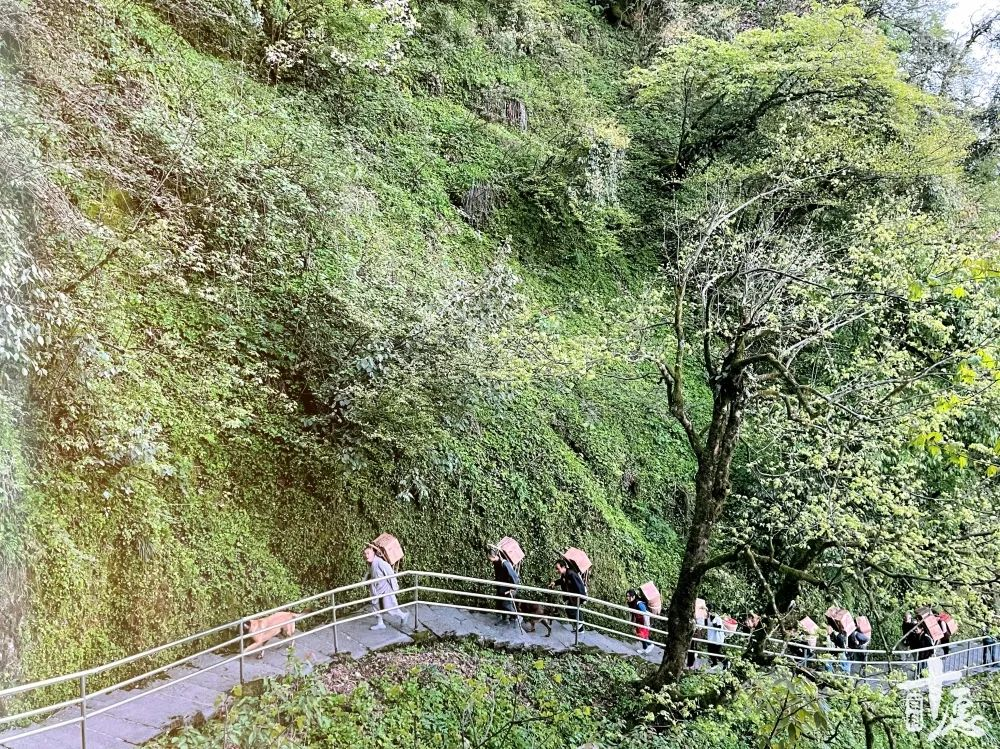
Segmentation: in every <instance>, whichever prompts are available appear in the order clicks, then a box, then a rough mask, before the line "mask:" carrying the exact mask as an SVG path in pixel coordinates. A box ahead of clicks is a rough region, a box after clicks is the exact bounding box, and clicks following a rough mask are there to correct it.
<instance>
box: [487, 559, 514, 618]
mask: <svg viewBox="0 0 1000 749" xmlns="http://www.w3.org/2000/svg"><path fill="white" fill-rule="evenodd" d="M489 558H490V562H491V563H492V564H493V579H494V580H496V581H497V583H498V585H497V587H496V594H497V595H498V596H501V598H500V600H498V601H497V602H496V604H497V608H498V609H500V610H501V611H503V612H505V613H502V614H500V616H499V617H498V619H497V623H498V624H504V623H510V622H512V621H516V622H517V623H518V624H520V623H521V617H520V616H518V615H517V607H515V606H514V589H513V587H511V586H513V585H520V584H521V576H520V575H518V574H517V570H515V569H514V565H512V564H511V563H510V560H509V559H505V558H504V557H503V555H502V554H501V553H500V550H499V549H498V548H497V547H495V546H491V547H490V551H489Z"/></svg>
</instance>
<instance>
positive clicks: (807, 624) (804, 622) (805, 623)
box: [799, 616, 819, 635]
mask: <svg viewBox="0 0 1000 749" xmlns="http://www.w3.org/2000/svg"><path fill="white" fill-rule="evenodd" d="M799 626H800V627H802V629H804V630H805V631H806V632H808V633H809V634H811V635H815V634H816V633H817V632H819V625H818V624H816V622H814V621H813V620H812V619H810V618H809V617H808V616H807V617H805V618H803V619H800V620H799Z"/></svg>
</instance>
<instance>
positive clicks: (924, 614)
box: [917, 607, 944, 642]
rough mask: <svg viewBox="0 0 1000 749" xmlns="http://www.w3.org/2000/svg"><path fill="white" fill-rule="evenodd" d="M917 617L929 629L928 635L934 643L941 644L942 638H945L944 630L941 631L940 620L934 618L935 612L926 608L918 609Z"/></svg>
mask: <svg viewBox="0 0 1000 749" xmlns="http://www.w3.org/2000/svg"><path fill="white" fill-rule="evenodd" d="M917 617H918V618H919V619H920V621H921V622H922V623H923V625H924V627H925V628H926V629H927V634H929V635H930V636H931V639H932V640H934V642H939V641H940V640H941V638H942V637H944V630H942V629H941V625H940V624H939V623H938V618H937V617H936V616H934V612H933V611H931V610H930V609H929V608H927V607H924V608H921V609H917Z"/></svg>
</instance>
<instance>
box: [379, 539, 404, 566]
mask: <svg viewBox="0 0 1000 749" xmlns="http://www.w3.org/2000/svg"><path fill="white" fill-rule="evenodd" d="M372 546H374V547H375V551H377V552H378V555H379V556H380V557H382V558H383V559H384V560H385V561H387V562H388V563H389V564H390V565H392V566H393V567H395V566H396V565H397V564H399V560H401V559H402V558H403V547H402V546H400V544H399V541H398V540H397V539H396V537H395V536H391V535H389V534H388V533H383V534H382V535H381V536H379V537H378V538H376V539H375V540H374V541H372Z"/></svg>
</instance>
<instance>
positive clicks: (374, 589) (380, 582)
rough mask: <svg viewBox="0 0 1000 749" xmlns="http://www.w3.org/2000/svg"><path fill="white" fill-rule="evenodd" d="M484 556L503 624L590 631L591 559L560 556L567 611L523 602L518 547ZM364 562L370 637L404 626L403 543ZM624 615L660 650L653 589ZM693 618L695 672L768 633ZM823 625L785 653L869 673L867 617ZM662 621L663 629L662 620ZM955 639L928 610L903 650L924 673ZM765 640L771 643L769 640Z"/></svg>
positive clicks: (941, 616) (639, 591) (837, 611)
mask: <svg viewBox="0 0 1000 749" xmlns="http://www.w3.org/2000/svg"><path fill="white" fill-rule="evenodd" d="M486 556H487V559H488V560H489V562H490V565H491V566H492V568H493V579H494V581H495V588H494V595H493V596H489V595H486V596H483V595H476V597H477V599H487V600H492V601H493V605H492V606H491V607H492V608H495V609H496V610H497V619H496V623H497V624H503V625H511V624H513V625H516V626H517V627H518V628H520V629H522V630H523V631H526V632H534V631H535V628H536V625H537V624H539V623H540V624H542V625H543V626H544V627H546V629H547V635H546V636H549V635H551V634H552V626H553V622H554V621H556V620H559V619H563V620H568V621H567V623H568V625H569V626H570V628H571V630H573V631H574V632H576V633H579V632H582V631H583V630H584V626H585V623H584V619H583V609H584V604H585V602H586V599H587V597H588V587H589V578H590V574H591V571H592V569H593V564H592V563H591V560H590V558H589V557H588V556H587V553H586V552H584V551H583V550H582V549H578V548H575V547H569V548H567V549H566V550H565V551H562V552H559V553H557V554H556V555H555V559H554V571H555V573H556V575H555V578H554V579H551V580H549V581H548V586H547V587H548V589H551V590H558V591H560V592H561V593H562V596H561V598H562V604H561V605H555V604H552V603H548V604H546V603H544V602H541V601H536V600H532V599H530V598H526V597H523V594H522V592H521V589H522V588H524V587H525V586H524V585H523V583H522V579H521V563H522V562H523V560H524V558H525V554H524V551H523V550H522V549H521V546H520V544H519V543H518V542H517V541H516V540H515V539H513V538H511V537H509V536H506V537H504V538H502V539H500V540H499V541H497V542H496V543H494V544H490V545H489V546H488V548H487V554H486ZM364 558H365V561H366V563H367V564H368V571H367V574H366V575H365V578H364V581H367V582H368V584H369V585H368V588H369V592H370V594H371V596H370V597H371V610H372V614H373V615H374V616H375V619H376V621H375V624H373V625H372V626H371V629H373V630H380V629H385V622H384V621H383V617H384V616H385V615H389V616H394V617H397V618H398V619H400V621H406V619H407V616H406V615H405V614H404V613H403V612H402V610H401V607H400V605H399V602H398V600H397V598H396V593H397V591H398V589H399V586H398V583H397V582H396V575H397V574H399V573H398V568H399V562H400V560H401V559H402V558H403V549H402V546H401V545H400V543H399V541H398V540H397V539H396V538H395V537H393V536H392V535H390V534H388V533H383V534H382V535H380V536H379V537H378V538H376V539H375V540H374V541H372V542H371V543H370V544H368V545H367V546H366V547H365V548H364ZM484 605H485V604H484ZM624 608H625V610H626V611H627V612H628V613H627V615H628V617H629V619H630V620H631V623H632V625H633V631H634V638H633V639H635V640H637V641H638V645H637V647H636V650H637V651H638V652H639V653H643V654H645V653H650V652H651V651H652V648H653V645H654V642H653V639H652V637H651V635H652V633H653V632H660V633H662V631H663V630H662V626H663V625H662V624H660V625H659V626H660V627H661V629H659V630H657V628H656V626H655V625H654V624H653V617H659V616H660V614H661V611H662V599H661V596H660V592H659V590H658V589H657V587H656V585H655V584H654V583H653V582H652V581H649V582H646V583H643V584H642V585H640V586H637V587H631V588H629V589H628V590H626V592H625V607H624ZM692 618H693V620H694V624H695V628H694V635H693V637H692V641H691V646H690V648H689V649H688V657H687V665H688V667H689V668H694V667H696V666H698V665H699V660H701V661H702V662H707V663H708V664H709V666H710V667H713V668H714V667H721V668H726V667H727V666H728V657H727V655H726V653H725V647H726V640H727V639H728V638H729V637H730V636H731V635H733V634H734V633H737V632H739V633H740V634H741V635H743V636H745V637H747V638H749V637H751V636H753V635H754V634H755V633H757V632H759V631H761V627H762V626H763V624H762V619H761V617H760V616H759V615H758V614H756V613H753V612H750V613H743V614H740V615H739V617H738V618H736V617H733V616H730V615H729V614H727V613H724V612H723V611H721V610H720V609H719V608H717V607H716V606H715V605H714V604H712V603H710V602H707V601H705V600H703V599H701V598H699V599H697V600H696V602H695V607H694V611H693V612H692ZM824 619H825V631H824V630H823V629H821V627H820V625H818V624H817V623H816V622H815V621H814V620H813V619H812V618H811V617H809V616H803V617H802V618H801V619H798V621H795V620H794V619H793V620H792V621H791V622H788V623H787V624H785V625H784V627H783V628H782V627H780V626H779V629H782V630H783V632H784V635H785V636H784V639H780V638H779V639H778V640H777V641H778V642H784V643H786V648H787V649H786V650H785V652H786V653H787V654H788V655H789V656H790V657H791V658H792V660H793V661H795V662H796V663H797V664H798V665H799V666H800V667H803V668H816V667H822V668H824V669H825V670H827V671H829V672H843V673H845V674H850V673H852V672H853V670H854V669H855V668H856V669H857V670H858V672H859V673H863V672H864V669H865V667H866V666H867V664H868V647H869V645H870V643H871V638H872V625H871V622H870V621H869V619H868V617H866V616H858V617H856V618H855V617H854V616H853V615H852V614H851V612H850V611H848V610H847V609H845V608H841V607H838V606H830V607H829V608H828V609H827V610H826V612H825V614H824ZM526 620H527V621H526ZM660 621H661V622H662V621H663V620H662V618H661V619H660ZM598 629H601V627H598ZM957 631H958V623H957V622H956V621H955V619H954V618H953V617H952V616H951V615H950V614H948V613H947V612H946V611H940V610H938V611H935V610H933V609H931V608H930V607H929V606H925V607H921V608H918V609H917V610H916V611H915V612H914V613H907V614H906V615H905V616H904V620H903V626H902V632H903V636H902V638H901V639H900V640H899V642H898V643H897V646H898V645H899V644H904V645H905V646H906V648H907V649H908V650H910V651H911V652H912V653H913V660H914V663H915V665H916V671H917V673H920V672H921V671H923V670H924V668H925V666H926V665H927V661H928V659H929V658H930V656H931V655H933V654H934V653H935V651H936V649H937V648H943V652H944V654H945V655H947V654H948V653H949V643H950V638H951V636H952V635H953V634H955V633H956V632H957ZM789 632H791V634H788V633H789ZM821 632H822V633H823V634H824V635H825V638H824V642H823V644H822V645H820V644H819V638H820V635H821ZM761 634H763V635H764V636H768V633H763V632H761ZM983 634H984V638H985V639H984V644H983V646H982V647H983V651H984V652H983V663H984V664H986V663H989V664H997V663H1000V632H998V633H996V636H995V637H993V636H988V635H987V633H986V632H985V630H984V633H983ZM746 641H749V640H746ZM987 651H988V652H987Z"/></svg>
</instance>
